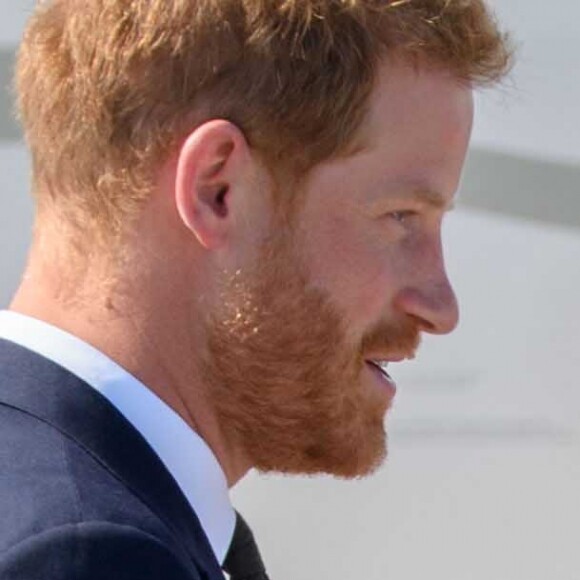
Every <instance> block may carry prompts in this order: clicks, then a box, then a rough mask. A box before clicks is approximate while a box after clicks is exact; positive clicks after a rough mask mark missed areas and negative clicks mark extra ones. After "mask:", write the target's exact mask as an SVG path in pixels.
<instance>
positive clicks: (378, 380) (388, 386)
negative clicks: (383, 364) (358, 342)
mask: <svg viewBox="0 0 580 580" xmlns="http://www.w3.org/2000/svg"><path fill="white" fill-rule="evenodd" d="M365 365H366V367H367V369H368V370H369V371H370V372H371V375H372V377H373V381H374V383H375V385H376V387H377V389H380V391H381V392H383V393H384V394H385V395H386V396H387V398H388V399H389V400H391V399H393V397H394V396H395V394H396V392H397V384H396V383H395V381H394V380H393V379H392V377H391V376H390V375H388V374H387V373H385V372H384V371H383V370H381V369H380V368H379V367H378V366H377V365H375V364H373V363H372V362H370V361H368V360H365Z"/></svg>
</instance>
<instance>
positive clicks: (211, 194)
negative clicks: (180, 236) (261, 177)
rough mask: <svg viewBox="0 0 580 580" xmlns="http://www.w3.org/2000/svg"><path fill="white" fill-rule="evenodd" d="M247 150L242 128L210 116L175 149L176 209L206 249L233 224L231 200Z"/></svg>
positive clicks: (242, 181)
mask: <svg viewBox="0 0 580 580" xmlns="http://www.w3.org/2000/svg"><path fill="white" fill-rule="evenodd" d="M250 162H251V154H250V150H249V146H248V143H247V141H246V139H245V137H244V135H243V133H242V132H241V130H240V129H239V128H238V127H237V126H236V125H234V124H233V123H230V122H229V121H225V120H221V119H219V120H212V121H208V122H207V123H204V124H203V125H201V126H199V127H198V128H197V129H195V131H193V133H191V134H190V135H189V136H188V137H187V139H186V140H185V142H184V143H183V145H182V146H181V149H180V150H179V154H178V160H177V171H176V183H175V202H176V207H177V211H178V213H179V216H180V218H181V220H182V222H183V223H184V224H185V226H186V227H187V228H188V229H189V230H190V231H191V232H192V233H193V234H194V235H195V236H196V238H197V239H198V241H199V243H200V244H201V245H202V246H204V247H205V248H208V249H210V248H217V247H220V246H222V245H223V244H224V243H225V242H226V240H227V239H228V237H229V236H230V234H231V230H232V227H233V226H234V222H235V220H234V216H233V215H232V214H233V212H232V204H233V203H234V201H235V200H234V198H236V197H239V194H240V193H241V191H243V189H244V187H245V185H246V180H247V176H248V173H249V172H248V169H249V163H250Z"/></svg>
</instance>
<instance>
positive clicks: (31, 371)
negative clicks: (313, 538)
mask: <svg viewBox="0 0 580 580" xmlns="http://www.w3.org/2000/svg"><path fill="white" fill-rule="evenodd" d="M508 63H509V49H508V47H507V45H506V41H505V38H504V37H503V35H502V34H501V33H500V32H499V31H498V29H497V26H496V24H495V21H494V20H493V18H492V16H491V15H490V13H489V12H488V11H487V9H486V8H485V6H484V4H483V2H482V1H481V0H393V1H388V0H381V1H377V0H284V1H282V0H82V2H81V1H76V0H45V1H44V2H41V3H39V5H38V6H37V8H36V10H35V12H34V14H33V15H32V17H31V20H30V22H29V25H28V27H27V29H26V32H25V35H24V38H23V41H22V45H21V49H20V53H19V58H18V64H17V70H16V85H17V94H18V106H19V111H20V116H21V119H22V123H23V127H24V131H25V136H26V140H27V143H28V146H29V148H30V152H31V156H32V167H33V176H32V177H33V183H32V190H33V194H34V197H35V202H36V219H35V226H34V236H33V242H32V248H31V251H30V256H29V261H28V264H27V268H26V271H25V274H24V277H23V280H22V283H21V285H20V287H19V289H18V291H17V293H16V295H15V297H14V299H13V301H12V303H11V305H10V308H9V310H7V311H4V312H0V441H1V449H2V451H0V474H1V477H0V507H1V511H2V513H3V523H1V524H0V578H1V579H2V580H4V579H11V580H16V579H25V578H26V579H28V580H31V579H36V578H38V579H40V578H43V579H45V578H51V579H54V580H60V579H63V580H64V579H69V578H75V579H76V578H78V579H83V580H84V579H89V578H90V579H93V578H94V579H97V578H99V579H101V578H112V579H113V578H114V579H129V578H139V579H148V578H151V579H157V578H171V579H184V580H185V579H189V580H197V579H202V578H207V579H210V580H217V579H219V578H223V572H222V569H223V570H226V571H227V572H228V574H230V575H231V577H232V578H233V579H234V580H242V579H243V578H248V579H249V578H254V579H258V578H266V575H265V571H264V570H263V566H262V563H261V560H260V557H259V555H258V553H257V551H256V549H255V545H254V544H253V541H251V533H250V532H249V530H248V529H247V526H246V524H245V522H244V521H243V519H242V518H241V516H239V514H236V512H235V511H234V509H233V507H232V506H231V504H230V502H229V498H228V488H229V487H231V486H233V485H234V484H235V483H236V482H237V481H239V480H240V479H241V478H242V477H243V476H244V475H245V474H246V473H247V472H248V471H249V470H250V469H252V468H255V469H258V470H260V471H263V472H271V471H276V472H283V473H293V474H317V473H328V474H333V475H336V476H338V477H345V478H353V477H358V476H363V475H368V474H370V473H372V472H373V470H375V469H376V468H377V467H378V466H379V465H380V464H381V463H382V462H383V460H384V459H385V457H386V452H387V446H386V433H385V428H384V420H385V415H386V413H387V411H388V409H389V406H390V404H391V401H392V399H393V397H394V394H395V383H394V381H393V379H392V378H391V376H390V375H389V369H387V365H388V364H389V363H395V362H398V361H401V360H403V359H405V358H409V357H412V356H414V354H415V352H416V350H417V347H418V344H419V340H420V336H421V334H422V333H424V332H427V333H435V334H443V333H447V332H450V331H451V330H452V329H453V328H454V327H455V325H456V323H457V317H458V312H457V303H456V299H455V295H454V293H453V290H452V288H451V285H450V282H449V280H448V279H447V276H446V273H445V267H444V262H443V255H442V249H441V225H442V220H443V218H444V215H445V213H446V211H447V210H448V209H449V208H450V207H451V206H452V204H453V199H454V195H455V192H456V190H457V188H458V184H459V179H460V175H461V169H462V166H463V163H464V159H465V155H466V150H467V146H468V141H469V136H470V131H471V125H472V118H473V100H472V91H473V89H474V87H476V86H478V85H482V84H488V83H491V82H494V81H496V80H498V79H500V78H501V76H502V75H503V74H504V73H505V71H506V69H507V67H508ZM248 538H250V539H248ZM244 545H245V546H246V547H247V546H248V545H249V546H250V548H251V553H249V554H244V553H243V551H241V549H240V550H238V547H239V546H244Z"/></svg>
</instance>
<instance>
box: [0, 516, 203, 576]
mask: <svg viewBox="0 0 580 580" xmlns="http://www.w3.org/2000/svg"><path fill="white" fill-rule="evenodd" d="M0 578H1V579H2V580H20V579H22V580H41V579H42V580H45V579H46V578H50V579H51V580H69V579H70V578H75V580H102V579H103V578H107V579H109V580H136V579H139V580H158V579H159V578H166V579H168V580H199V578H200V576H199V574H198V572H197V571H196V569H195V568H194V567H193V564H191V563H190V562H184V561H183V560H182V559H180V558H179V557H178V555H177V554H175V553H174V552H172V550H171V549H170V548H169V547H168V546H166V545H165V544H164V543H162V542H161V541H160V540H159V539H158V538H156V537H154V536H152V535H149V534H148V533H146V532H144V531H142V530H139V529H137V528H134V527H131V526H125V525H119V524H112V523H109V522H98V521H94V522H82V523H78V524H66V525H63V526H60V527H56V528H52V529H49V530H45V531H43V532H42V533H39V534H37V535H34V536H30V537H28V538H26V539H25V540H23V541H22V542H20V543H18V544H16V545H14V546H12V547H11V548H10V549H9V550H7V551H6V552H4V553H3V554H2V555H0Z"/></svg>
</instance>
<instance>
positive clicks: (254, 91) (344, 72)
mask: <svg viewBox="0 0 580 580" xmlns="http://www.w3.org/2000/svg"><path fill="white" fill-rule="evenodd" d="M389 54H393V55H394V54H397V55H402V56H404V57H410V58H412V59H421V60H422V61H425V62H427V63H432V64H433V65H437V66H442V67H444V68H446V69H448V70H449V71H451V72H452V73H453V74H454V75H455V76H456V77H457V78H458V79H460V80H465V81H466V82H468V83H473V84H477V85H482V84H488V83H493V82H494V81H496V80H498V79H499V78H500V77H502V76H503V74H504V73H505V72H506V70H507V68H508V65H509V62H510V48H509V41H508V39H507V37H506V36H505V35H504V34H503V33H502V32H501V31H500V30H499V29H498V26H497V23H496V21H495V19H494V17H493V14H492V13H491V12H490V11H489V10H488V8H487V7H486V6H485V4H484V2H483V0H44V1H41V2H40V3H39V5H38V6H37V8H36V10H35V12H34V14H33V15H32V17H31V19H30V22H29V24H28V26H27V29H26V31H25V34H24V38H23V41H22V44H21V47H20V51H19V56H18V62H17V70H16V89H17V97H18V108H19V114H20V118H21V120H22V124H23V127H24V132H25V137H26V140H27V143H28V145H29V148H30V150H31V155H32V164H33V189H34V191H35V195H36V198H37V203H38V204H39V206H42V204H43V203H51V204H55V205H56V206H57V207H59V208H61V209H63V210H64V211H65V212H68V215H69V216H77V221H79V222H81V224H82V225H83V227H84V228H88V227H89V226H90V225H93V226H95V228H96V229H100V230H104V231H107V232H108V234H115V233H119V232H120V231H121V230H122V228H123V225H124V224H125V223H126V222H127V220H128V219H131V217H132V216H134V215H135V214H136V210H137V209H138V208H139V206H140V204H141V203H142V202H143V201H144V200H145V199H146V198H147V196H148V194H149V193H150V191H151V186H152V183H153V180H154V178H155V174H156V171H157V170H158V168H159V167H160V166H161V164H162V163H163V162H164V161H165V160H166V159H167V158H168V156H169V155H170V153H171V151H172V150H174V148H175V147H176V146H177V144H178V143H179V142H180V140H181V139H183V138H184V137H185V136H186V135H187V134H188V133H189V132H190V131H191V130H193V129H194V128H195V127H196V126H197V125H198V124H200V123H201V122H203V121H205V120H207V119H210V118H222V119H227V120H230V121H231V122H233V123H235V124H236V125H237V126H238V127H239V128H240V129H241V130H242V131H243V132H244V134H245V136H246V138H247V140H248V142H249V144H250V146H251V147H252V148H255V149H256V151H258V152H259V153H261V154H262V155H263V157H264V158H265V160H266V161H267V162H268V164H270V165H271V166H272V167H286V168H288V169H291V170H293V171H302V172H305V171H307V170H308V169H310V168H312V167H313V166H314V165H316V164H317V163H319V162H321V161H323V160H325V159H329V158H331V157H332V156H335V155H339V154H340V153H341V152H344V151H345V149H346V148H347V147H348V145H349V143H350V142H351V141H352V139H353V136H354V134H355V132H356V130H357V128H358V127H359V126H360V125H361V121H362V119H363V117H364V114H365V111H366V105H367V104H368V98H369V95H370V93H371V90H372V87H373V83H374V81H375V77H376V70H377V64H378V63H379V62H380V61H381V59H382V58H383V57H385V56H388V55H389ZM71 219H72V218H71Z"/></svg>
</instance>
